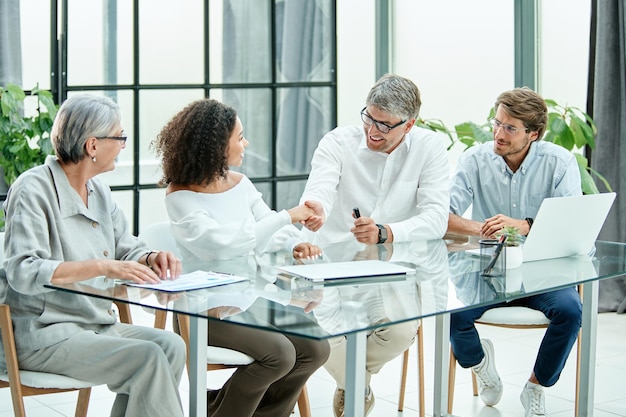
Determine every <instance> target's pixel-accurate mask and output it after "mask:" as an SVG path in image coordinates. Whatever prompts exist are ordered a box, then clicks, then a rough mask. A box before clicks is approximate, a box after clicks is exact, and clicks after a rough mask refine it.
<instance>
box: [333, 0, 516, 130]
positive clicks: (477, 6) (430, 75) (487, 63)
mask: <svg viewBox="0 0 626 417" xmlns="http://www.w3.org/2000/svg"><path fill="white" fill-rule="evenodd" d="M394 4H395V9H394V13H393V20H394V23H395V24H394V25H393V29H394V34H393V37H394V40H395V44H394V52H395V53H394V54H393V55H394V57H393V63H392V68H394V72H396V73H398V74H400V75H403V76H406V77H408V78H410V79H412V80H413V81H414V82H415V83H416V84H417V86H418V87H419V89H420V91H421V93H422V102H423V106H422V111H421V116H422V117H424V118H438V119H442V120H443V121H444V122H445V123H446V125H448V127H452V126H454V125H455V124H456V123H460V122H465V121H468V120H471V121H475V122H484V121H486V119H487V117H488V115H489V110H490V108H491V107H492V106H493V103H494V101H495V99H496V97H497V96H498V95H499V94H500V93H501V92H502V91H505V90H509V89H511V88H513V87H514V84H515V54H514V45H515V42H514V35H515V33H514V10H513V6H514V1H513V0H509V1H502V0H473V1H471V2H470V1H465V0H448V1H442V2H437V1H429V0H419V1H415V0H398V1H396V2H395V3H394ZM343 71H345V69H344V70H343Z"/></svg>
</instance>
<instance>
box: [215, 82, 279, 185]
mask: <svg viewBox="0 0 626 417" xmlns="http://www.w3.org/2000/svg"><path fill="white" fill-rule="evenodd" d="M211 98H214V99H216V100H219V101H221V102H223V103H225V104H228V105H229V106H231V107H233V108H234V109H235V110H236V111H237V115H238V116H239V119H241V123H242V124H243V129H244V136H245V137H246V139H247V140H248V142H250V145H249V146H248V148H247V149H246V157H245V159H244V162H243V165H242V166H241V168H237V170H238V171H241V172H243V173H245V174H246V175H247V176H249V177H267V176H269V175H271V172H272V160H273V158H272V113H271V109H272V91H271V90H270V89H269V88H248V89H228V90H220V89H213V90H211Z"/></svg>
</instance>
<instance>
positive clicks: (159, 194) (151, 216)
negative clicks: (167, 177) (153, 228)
mask: <svg viewBox="0 0 626 417" xmlns="http://www.w3.org/2000/svg"><path fill="white" fill-rule="evenodd" d="M168 221H169V217H167V210H166V209H165V188H157V189H150V190H141V194H140V200H139V231H141V230H142V229H145V228H146V227H147V226H149V225H151V224H152V223H160V222H168ZM155 249H158V248H155Z"/></svg>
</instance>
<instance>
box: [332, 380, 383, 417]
mask: <svg viewBox="0 0 626 417" xmlns="http://www.w3.org/2000/svg"><path fill="white" fill-rule="evenodd" d="M367 389H368V391H369V392H370V393H369V395H367V396H366V397H365V407H364V408H365V415H366V416H367V415H368V414H369V413H370V412H371V411H372V409H373V408H374V404H375V403H376V399H375V398H374V391H372V388H371V387H367ZM345 398H346V392H345V391H344V390H342V389H341V388H337V389H336V390H335V396H334V397H333V410H334V412H335V417H345V416H344V409H345Z"/></svg>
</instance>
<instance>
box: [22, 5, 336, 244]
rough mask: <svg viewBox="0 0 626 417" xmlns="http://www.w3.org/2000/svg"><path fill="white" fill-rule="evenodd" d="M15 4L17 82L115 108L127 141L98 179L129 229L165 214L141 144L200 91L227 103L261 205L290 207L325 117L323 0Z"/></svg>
mask: <svg viewBox="0 0 626 417" xmlns="http://www.w3.org/2000/svg"><path fill="white" fill-rule="evenodd" d="M20 6H21V12H20V15H21V20H22V28H21V34H22V39H23V40H24V41H23V56H24V59H23V68H24V71H23V74H24V76H23V80H22V84H23V86H24V87H25V88H26V89H29V88H31V87H32V85H31V84H33V85H34V83H36V82H38V83H39V84H40V85H41V86H42V87H44V88H50V89H52V90H53V92H54V93H55V94H56V95H57V97H58V98H59V100H63V99H64V98H65V97H67V96H70V95H72V94H75V93H76V92H78V91H85V90H88V91H92V92H94V93H96V94H103V95H108V96H110V97H112V98H113V99H114V100H115V101H116V102H117V103H119V104H120V107H121V109H122V124H123V127H124V129H125V131H126V132H127V134H128V135H129V137H130V139H129V141H128V143H127V146H126V150H125V151H123V152H122V153H121V154H120V157H119V160H118V165H117V169H116V170H115V171H113V172H110V173H106V174H103V178H104V180H105V181H106V182H107V184H109V185H110V186H111V187H112V189H113V192H114V197H115V199H116V201H117V202H118V204H120V205H121V206H122V208H123V210H124V212H125V213H126V214H127V215H128V216H129V220H130V221H131V222H132V224H133V227H134V231H135V232H138V231H139V230H140V229H141V227H142V226H144V225H147V224H150V223H153V222H156V221H163V220H165V219H166V218H167V216H166V213H165V206H164V202H163V199H164V190H163V189H162V188H159V187H158V185H157V184H158V181H159V180H160V177H161V172H160V169H159V163H158V161H157V160H156V159H155V155H154V152H153V150H152V149H151V146H150V144H151V142H152V141H153V140H154V139H155V138H156V136H157V134H158V133H159V131H160V129H161V128H162V126H163V125H164V124H165V123H166V122H167V121H168V120H169V119H170V118H171V117H172V116H173V115H174V114H175V113H176V112H178V111H179V110H181V109H182V108H183V107H184V106H185V105H187V104H188V103H189V102H191V101H193V100H196V99H200V98H203V97H211V98H215V99H218V100H221V101H223V102H225V103H227V104H230V105H232V106H233V107H235V108H236V109H237V111H238V113H239V116H240V118H241V120H242V122H243V123H244V126H245V131H246V137H247V139H248V140H249V141H250V146H249V148H248V151H247V155H248V157H247V158H246V162H245V164H244V166H243V167H242V168H241V170H242V171H243V172H245V173H246V174H247V175H248V176H249V177H250V178H251V179H252V180H253V181H254V182H255V183H256V185H257V187H258V188H259V189H260V190H261V191H262V192H263V195H264V198H265V200H266V202H267V203H268V204H269V205H270V206H271V207H273V208H276V209H281V208H287V207H291V206H293V205H295V204H297V203H298V200H299V198H300V194H301V192H302V189H303V187H304V182H305V180H306V178H307V174H308V171H309V167H310V165H309V164H310V160H311V157H312V154H313V151H314V149H315V147H316V145H317V142H318V141H319V139H320V138H321V137H322V136H323V135H324V133H326V132H327V131H329V130H330V129H332V128H333V127H334V126H335V125H336V101H337V98H336V97H337V90H336V78H335V74H336V58H335V56H336V53H335V50H336V47H335V27H336V22H335V1H334V0H186V1H184V2H173V1H169V0H99V1H88V2H85V1H83V0H65V1H59V2H58V3H57V2H56V1H51V2H50V9H49V10H46V9H45V8H42V7H41V1H39V0H22V2H21V4H20ZM33 17H34V19H35V20H34V26H33ZM54 22H59V25H58V27H57V25H56V23H54ZM33 28H34V29H35V30H33ZM55 38H58V39H59V42H58V48H57V45H55V42H54V41H52V39H55ZM42 39H44V40H45V39H51V41H50V42H45V41H44V42H42ZM32 56H37V59H32Z"/></svg>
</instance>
